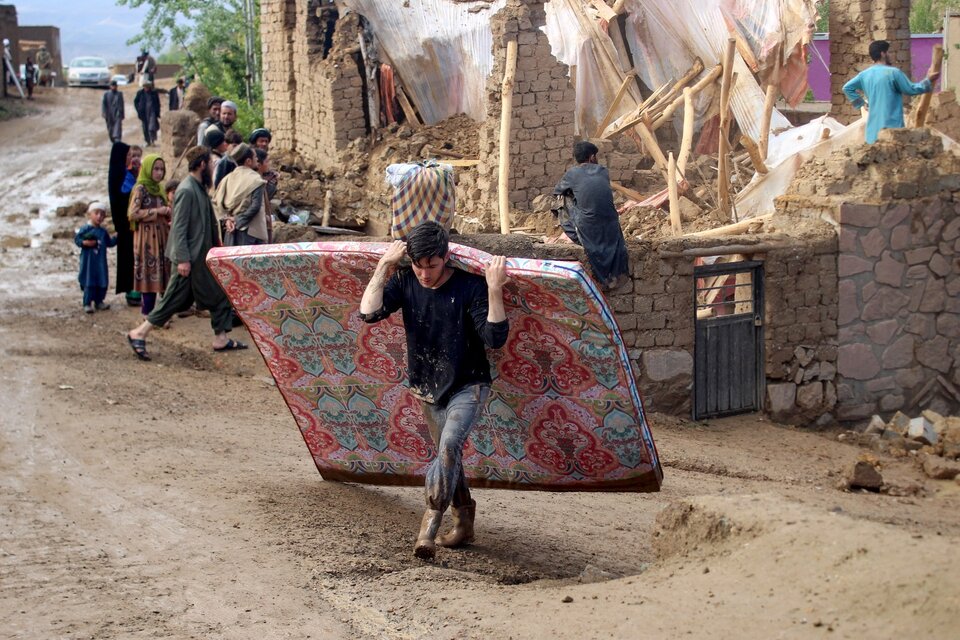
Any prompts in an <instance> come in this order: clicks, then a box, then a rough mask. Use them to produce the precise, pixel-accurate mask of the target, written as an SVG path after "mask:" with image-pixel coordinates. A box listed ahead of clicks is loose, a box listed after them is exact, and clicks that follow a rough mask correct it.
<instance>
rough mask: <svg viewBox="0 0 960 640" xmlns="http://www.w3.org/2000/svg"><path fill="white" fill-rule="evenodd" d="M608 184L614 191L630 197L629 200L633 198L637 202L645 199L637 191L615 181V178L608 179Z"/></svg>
mask: <svg viewBox="0 0 960 640" xmlns="http://www.w3.org/2000/svg"><path fill="white" fill-rule="evenodd" d="M610 186H611V187H612V188H613V190H614V191H616V192H618V193H620V194H621V195H623V196H624V197H626V198H630V199H631V200H635V201H637V202H643V201H644V200H646V196H644V195H643V194H642V193H640V192H639V191H634V190H633V189H630V188H629V187H625V186H623V185H622V184H620V183H619V182H616V181H615V180H611V181H610Z"/></svg>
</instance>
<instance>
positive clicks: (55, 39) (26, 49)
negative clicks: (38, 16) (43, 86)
mask: <svg viewBox="0 0 960 640" xmlns="http://www.w3.org/2000/svg"><path fill="white" fill-rule="evenodd" d="M41 45H45V46H46V47H47V52H48V53H49V54H50V57H51V58H52V60H53V63H52V66H51V69H52V70H53V71H54V72H55V73H56V74H57V77H58V78H61V77H62V70H63V59H62V57H61V53H60V29H59V28H58V27H20V49H21V50H22V51H23V58H24V61H26V57H27V56H30V57H31V59H32V60H33V61H34V62H36V61H37V51H39V50H40V46H41Z"/></svg>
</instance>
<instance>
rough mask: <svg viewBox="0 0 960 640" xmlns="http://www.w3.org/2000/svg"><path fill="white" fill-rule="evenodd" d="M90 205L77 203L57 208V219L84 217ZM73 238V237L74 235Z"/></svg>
mask: <svg viewBox="0 0 960 640" xmlns="http://www.w3.org/2000/svg"><path fill="white" fill-rule="evenodd" d="M88 204H89V203H86V202H80V201H77V202H74V203H73V204H68V205H66V206H64V207H57V217H58V218H75V217H77V216H84V215H86V214H87V206H88ZM71 237H73V236H72V234H71Z"/></svg>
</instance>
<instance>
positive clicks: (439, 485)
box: [420, 384, 490, 511]
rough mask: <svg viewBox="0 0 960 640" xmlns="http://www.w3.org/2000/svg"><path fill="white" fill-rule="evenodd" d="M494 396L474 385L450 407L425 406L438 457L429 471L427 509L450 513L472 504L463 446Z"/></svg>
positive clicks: (453, 398)
mask: <svg viewBox="0 0 960 640" xmlns="http://www.w3.org/2000/svg"><path fill="white" fill-rule="evenodd" d="M489 395H490V386H489V385H486V384H472V385H469V386H466V387H464V388H463V389H461V390H460V391H458V392H456V393H455V394H453V395H452V396H451V397H450V400H449V401H448V402H447V406H446V407H439V406H437V405H435V404H430V403H429V402H421V403H420V404H421V406H422V407H423V416H424V418H426V420H427V427H429V429H430V437H431V438H433V443H434V444H435V445H436V447H437V457H436V458H434V460H433V462H432V463H430V466H429V467H428V468H427V482H426V494H427V506H428V507H429V508H430V509H436V510H437V511H446V509H447V507H449V506H450V504H451V502H452V503H453V506H454V507H463V506H467V505H469V504H470V502H471V500H470V489H468V488H467V479H466V477H464V475H463V445H464V444H466V442H467V436H469V435H470V431H471V430H472V429H473V425H475V424H476V423H477V420H478V419H479V418H480V414H481V413H482V412H483V407H484V405H486V403H487V397H488V396H489Z"/></svg>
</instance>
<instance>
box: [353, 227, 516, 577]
mask: <svg viewBox="0 0 960 640" xmlns="http://www.w3.org/2000/svg"><path fill="white" fill-rule="evenodd" d="M405 253H406V255H407V256H409V258H410V261H411V263H412V264H411V266H410V267H405V268H402V269H400V270H399V271H397V272H396V273H394V274H393V276H392V277H390V274H391V272H393V271H394V269H395V268H396V266H397V265H398V264H399V263H400V261H401V260H402V259H403V256H404V254H405ZM448 255H449V240H448V236H447V232H446V230H445V229H444V228H443V227H442V226H440V225H439V224H437V223H436V222H424V223H422V224H420V225H418V226H417V227H416V228H414V230H413V231H412V232H411V233H410V235H409V236H408V238H407V242H406V243H404V242H402V241H400V240H397V241H396V242H394V243H393V244H391V245H390V248H389V249H387V252H386V253H385V254H384V255H383V257H382V258H380V261H379V262H378V263H377V267H376V270H375V271H374V273H373V277H372V278H371V279H370V282H369V283H368V284H367V288H366V290H365V291H364V292H363V298H362V300H361V301H360V317H361V319H363V321H364V322H370V323H372V322H379V321H381V320H383V319H385V318H387V317H388V316H390V314H392V313H394V312H395V311H397V310H402V312H403V326H404V331H405V332H406V337H407V373H408V379H409V384H410V391H411V392H412V393H413V395H415V396H416V397H417V398H419V399H420V401H421V406H422V408H423V414H424V417H425V418H426V421H427V426H428V427H429V428H430V435H431V436H432V438H433V441H434V444H435V445H436V447H437V457H436V458H435V459H434V460H433V462H432V463H431V464H430V467H429V468H428V469H427V478H426V501H427V510H426V512H425V513H424V515H423V520H422V522H421V525H420V533H419V535H418V536H417V542H416V544H415V545H414V550H413V552H414V555H416V556H417V557H418V558H424V559H429V558H433V557H434V555H435V553H436V545H437V544H440V545H441V546H447V547H456V546H460V545H464V544H469V543H470V542H472V541H473V536H474V532H473V523H474V517H475V516H476V506H477V503H476V502H474V501H473V499H472V498H471V497H470V490H469V489H468V488H467V481H466V478H465V476H464V473H463V463H462V456H463V446H464V444H465V443H466V441H467V436H469V435H470V431H471V430H472V429H473V426H474V424H476V422H477V420H478V419H479V417H480V414H481V412H482V411H483V407H484V405H485V404H486V401H487V397H488V396H489V394H490V382H491V377H490V363H489V361H488V360H487V354H486V351H485V349H484V347H485V346H486V347H490V348H493V349H498V348H500V347H502V346H503V344H504V343H505V342H506V341H507V333H508V332H509V329H510V325H509V323H508V321H507V315H506V311H505V310H504V306H503V286H504V285H505V284H506V283H507V275H506V267H505V261H504V258H503V257H502V256H494V257H493V259H492V260H491V261H490V264H489V265H488V266H487V267H486V269H485V278H481V277H480V276H477V275H473V274H469V273H467V272H465V271H461V270H459V269H454V268H453V267H451V266H450V265H449V264H448V263H447V257H448ZM388 277H389V281H388ZM484 279H485V280H486V282H484ZM451 504H452V506H453V521H454V527H453V530H452V531H451V532H450V533H448V534H447V535H445V536H441V537H440V538H437V531H438V530H439V528H440V522H441V519H442V518H443V512H444V511H445V510H446V508H447V507H448V506H450V505H451Z"/></svg>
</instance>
